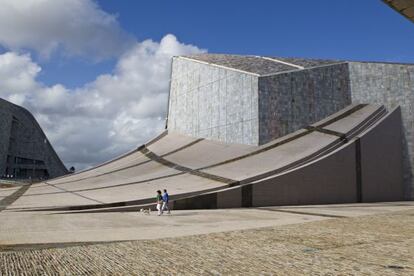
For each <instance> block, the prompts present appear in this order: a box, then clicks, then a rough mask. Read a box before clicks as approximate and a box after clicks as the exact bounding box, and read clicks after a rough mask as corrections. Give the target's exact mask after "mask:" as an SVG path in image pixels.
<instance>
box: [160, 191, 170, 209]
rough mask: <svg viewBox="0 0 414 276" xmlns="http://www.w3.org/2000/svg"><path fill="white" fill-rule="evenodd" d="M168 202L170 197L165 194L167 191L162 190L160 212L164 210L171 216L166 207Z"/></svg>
mask: <svg viewBox="0 0 414 276" xmlns="http://www.w3.org/2000/svg"><path fill="white" fill-rule="evenodd" d="M169 200H170V196H169V195H168V193H167V190H166V189H164V194H163V195H162V212H164V210H167V211H168V214H171V212H170V208H169V207H168V201H169Z"/></svg>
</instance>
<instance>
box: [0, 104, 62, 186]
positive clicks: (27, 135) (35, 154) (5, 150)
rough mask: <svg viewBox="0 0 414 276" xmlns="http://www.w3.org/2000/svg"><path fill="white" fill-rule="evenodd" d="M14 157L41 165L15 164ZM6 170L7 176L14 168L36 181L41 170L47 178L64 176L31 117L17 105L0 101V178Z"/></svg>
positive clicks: (48, 145) (60, 166)
mask: <svg viewBox="0 0 414 276" xmlns="http://www.w3.org/2000/svg"><path fill="white" fill-rule="evenodd" d="M15 157H18V158H27V159H32V160H38V161H42V162H43V163H42V164H40V163H38V164H33V163H31V164H28V163H25V164H22V163H19V162H17V163H16V162H15ZM6 169H7V174H9V175H12V174H13V170H14V169H23V170H28V171H31V172H32V173H30V175H29V176H34V177H35V178H38V177H40V175H39V174H41V173H43V171H44V170H47V173H48V175H49V177H57V176H61V175H63V174H66V173H67V170H66V168H65V166H64V165H63V163H62V161H61V160H60V159H59V157H58V156H57V154H56V152H55V151H54V149H53V148H52V146H51V144H50V142H49V141H48V139H47V137H46V135H45V134H44V133H43V131H42V129H41V128H40V126H39V124H38V123H37V122H36V120H35V119H34V117H33V116H32V114H30V112H28V111H27V110H26V109H24V108H22V107H20V106H17V105H14V104H12V103H9V102H7V101H5V100H3V99H0V177H1V176H3V175H4V174H6ZM33 171H35V173H34V174H33ZM36 171H38V172H36ZM41 171H42V172H41ZM36 174H37V175H36ZM27 177H28V176H27Z"/></svg>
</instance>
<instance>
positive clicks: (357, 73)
mask: <svg viewBox="0 0 414 276" xmlns="http://www.w3.org/2000/svg"><path fill="white" fill-rule="evenodd" d="M349 72H350V83H351V90H352V101H353V102H355V103H376V104H383V105H385V106H386V107H387V108H388V109H391V108H394V107H397V106H400V107H401V114H402V121H403V166H404V187H405V192H404V194H405V197H406V198H407V199H413V198H414V189H413V187H414V183H413V174H414V167H413V164H414V65H409V64H387V63H365V62H350V63H349ZM384 158H387V157H386V156H384Z"/></svg>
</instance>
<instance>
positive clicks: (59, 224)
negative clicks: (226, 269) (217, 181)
mask: <svg viewBox="0 0 414 276" xmlns="http://www.w3.org/2000/svg"><path fill="white" fill-rule="evenodd" d="M402 210H414V202H393V203H373V204H336V205H317V206H286V207H266V208H241V209H218V210H183V211H173V212H172V214H171V215H164V216H161V217H159V216H157V215H156V213H155V212H152V213H151V215H144V214H141V213H138V212H124V213H79V214H67V213H62V214H59V213H51V212H7V211H5V212H2V213H0V221H1V222H2V223H1V224H0V245H15V244H47V243H71V242H108V241H125V240H142V239H159V238H166V237H178V236H187V235H196V234H207V233H214V232H223V231H234V230H241V229H251V228H258V227H268V226H276V225H287V224H296V223H303V222H309V221H317V220H325V219H332V218H337V217H354V216H361V215H373V214H382V213H387V212H392V211H402Z"/></svg>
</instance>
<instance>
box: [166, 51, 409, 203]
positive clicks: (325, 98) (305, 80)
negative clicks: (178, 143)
mask: <svg viewBox="0 0 414 276" xmlns="http://www.w3.org/2000/svg"><path fill="white" fill-rule="evenodd" d="M171 74H172V75H171V88H170V102H169V111H168V129H169V130H172V131H177V132H180V133H183V134H186V135H191V136H194V137H202V138H207V139H212V140H218V141H221V142H225V143H237V144H248V145H262V144H265V143H267V142H269V141H271V140H273V139H275V138H278V137H282V136H284V135H287V134H289V133H292V132H294V131H296V130H298V129H300V128H303V127H305V126H308V125H310V124H312V123H315V122H317V121H319V120H322V119H323V118H325V117H327V116H329V115H331V114H333V113H335V112H337V111H339V110H341V109H342V108H344V107H346V106H348V105H350V104H352V103H354V104H355V103H371V104H380V105H384V106H385V107H386V108H388V109H393V108H395V107H397V106H400V107H401V112H402V119H403V132H404V135H403V141H402V142H403V148H404V149H403V162H404V183H405V189H406V190H405V196H406V198H407V199H408V198H414V192H413V191H414V189H413V187H414V183H413V174H414V166H413V164H414V64H400V63H379V62H353V61H339V60H314V59H300V58H281V57H260V56H240V55H222V54H200V55H194V56H179V57H174V58H173V61H172V73H171ZM384 158H386V157H384Z"/></svg>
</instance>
